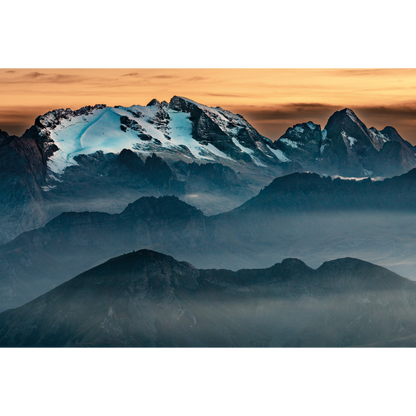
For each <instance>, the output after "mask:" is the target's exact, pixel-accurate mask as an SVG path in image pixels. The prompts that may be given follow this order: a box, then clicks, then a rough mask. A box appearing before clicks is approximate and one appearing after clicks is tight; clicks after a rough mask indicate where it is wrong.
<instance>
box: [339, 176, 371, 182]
mask: <svg viewBox="0 0 416 416" xmlns="http://www.w3.org/2000/svg"><path fill="white" fill-rule="evenodd" d="M331 179H342V180H343V181H362V180H364V179H371V180H373V179H372V178H368V177H367V176H363V177H346V176H340V175H332V176H331Z"/></svg>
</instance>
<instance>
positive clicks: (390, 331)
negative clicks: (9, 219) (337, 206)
mask: <svg viewBox="0 0 416 416" xmlns="http://www.w3.org/2000/svg"><path fill="white" fill-rule="evenodd" d="M415 332H416V283H414V282H411V281H409V280H407V279H405V278H403V277H400V276H398V275H396V274H395V273H392V272H390V271H389V270H386V269H384V268H382V267H379V266H375V265H373V264H371V263H367V262H363V261H360V260H357V259H352V258H344V259H339V260H334V261H330V262H326V263H324V264H323V265H322V266H321V267H319V268H318V269H316V270H314V269H311V268H309V267H308V266H306V265H305V264H304V263H303V262H302V261H300V260H297V259H286V260H284V261H283V262H282V263H277V264H275V265H274V266H272V267H270V268H268V269H258V270H240V271H238V272H232V271H229V270H214V269H211V270H198V269H196V268H194V267H193V266H191V265H190V264H189V263H185V262H178V261H176V260H175V259H174V258H172V257H170V256H166V255H163V254H160V253H157V252H154V251H150V250H140V251H138V252H133V253H129V254H126V255H123V256H120V257H117V258H113V259H111V260H109V261H107V262H105V263H103V264H101V265H99V266H97V267H95V268H93V269H91V270H88V271H87V272H84V273H82V274H81V275H79V276H77V277H75V278H73V279H71V280H70V281H68V282H66V283H64V284H62V285H60V286H58V287H57V288H55V289H53V290H51V291H50V292H48V293H46V294H44V295H42V296H41V297H39V298H37V299H35V300H33V301H31V302H29V303H28V304H26V305H24V306H22V307H20V308H17V309H13V310H8V311H6V312H3V313H1V314H0V346H3V347H271V346H274V347H282V346H283V347H284V346H286V347H287V346H290V347H293V346H311V347H363V346H378V345H386V344H394V343H395V342H399V340H400V342H401V345H402V346H413V345H414V341H413V339H414V334H415ZM406 339H408V342H407V343H406V342H405V341H403V340H406Z"/></svg>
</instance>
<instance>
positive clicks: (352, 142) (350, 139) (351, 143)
mask: <svg viewBox="0 0 416 416" xmlns="http://www.w3.org/2000/svg"><path fill="white" fill-rule="evenodd" d="M347 139H348V141H349V142H350V147H352V146H353V144H354V143H355V142H356V141H357V139H356V138H354V137H351V136H348V137H347Z"/></svg>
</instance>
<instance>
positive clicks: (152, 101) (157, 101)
mask: <svg viewBox="0 0 416 416" xmlns="http://www.w3.org/2000/svg"><path fill="white" fill-rule="evenodd" d="M154 105H155V106H157V107H159V106H160V101H159V100H157V99H156V98H153V100H151V101H150V102H149V103H148V104H147V105H146V107H152V106H154Z"/></svg>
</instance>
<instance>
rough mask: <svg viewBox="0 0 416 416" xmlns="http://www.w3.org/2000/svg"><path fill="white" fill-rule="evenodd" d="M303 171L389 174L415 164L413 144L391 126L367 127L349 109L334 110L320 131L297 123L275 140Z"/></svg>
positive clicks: (309, 125)
mask: <svg viewBox="0 0 416 416" xmlns="http://www.w3.org/2000/svg"><path fill="white" fill-rule="evenodd" d="M275 144H276V147H277V148H278V149H280V150H281V151H282V152H284V154H285V155H286V157H287V158H288V159H290V160H291V161H294V162H299V163H300V164H301V165H302V166H303V168H304V169H305V170H309V171H313V172H317V173H324V174H327V175H341V176H345V177H369V176H372V177H377V176H381V177H391V176H394V175H401V174H403V173H406V172H407V171H409V170H410V169H412V168H415V167H416V157H415V151H414V148H413V146H412V145H411V144H410V143H409V142H407V141H405V140H403V139H402V138H401V137H400V135H399V134H398V132H397V131H396V130H395V129H394V128H393V127H389V126H388V127H385V128H384V129H383V130H381V131H379V130H377V129H375V128H374V127H371V128H367V127H366V126H365V124H364V123H363V122H362V121H361V120H360V119H359V118H358V117H357V115H356V114H355V113H354V112H353V111H352V110H351V109H349V108H345V109H343V110H341V111H336V112H335V113H334V114H333V115H332V116H331V117H330V118H329V120H328V123H327V124H326V126H325V128H324V129H323V130H321V127H320V126H319V125H318V124H314V123H312V122H308V123H303V124H297V125H295V126H294V127H293V128H289V129H288V130H287V131H286V133H285V134H284V135H283V136H282V137H281V138H280V139H279V140H278V141H276V142H275Z"/></svg>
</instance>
